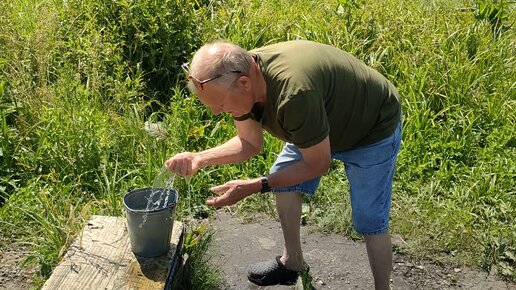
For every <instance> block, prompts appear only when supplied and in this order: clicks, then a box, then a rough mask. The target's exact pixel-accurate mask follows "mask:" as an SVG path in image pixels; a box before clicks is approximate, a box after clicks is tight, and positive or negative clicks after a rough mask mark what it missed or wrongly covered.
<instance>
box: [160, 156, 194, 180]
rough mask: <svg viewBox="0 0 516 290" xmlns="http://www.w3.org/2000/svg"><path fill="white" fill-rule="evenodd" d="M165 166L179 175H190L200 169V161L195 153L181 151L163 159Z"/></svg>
mask: <svg viewBox="0 0 516 290" xmlns="http://www.w3.org/2000/svg"><path fill="white" fill-rule="evenodd" d="M165 166H166V167H167V168H168V170H170V171H172V172H175V173H176V174H179V175H181V176H191V175H194V174H195V173H197V171H199V169H201V161H200V160H199V158H198V157H197V155H196V154H195V153H191V152H183V153H179V154H176V155H174V156H172V157H171V158H170V159H168V160H167V161H165Z"/></svg>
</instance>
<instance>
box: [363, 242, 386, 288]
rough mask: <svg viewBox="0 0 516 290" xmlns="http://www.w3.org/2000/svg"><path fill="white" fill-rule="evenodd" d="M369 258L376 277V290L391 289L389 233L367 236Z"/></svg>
mask: <svg viewBox="0 0 516 290" xmlns="http://www.w3.org/2000/svg"><path fill="white" fill-rule="evenodd" d="M364 239H365V242H366V249H367V256H368V257H369V265H370V266H371V271H372V272H373V277H374V286H375V289H376V290H383V289H385V290H388V289H390V286H389V285H390V280H391V279H390V278H391V268H392V245H391V236H390V234H389V232H385V233H381V234H376V235H365V236H364Z"/></svg>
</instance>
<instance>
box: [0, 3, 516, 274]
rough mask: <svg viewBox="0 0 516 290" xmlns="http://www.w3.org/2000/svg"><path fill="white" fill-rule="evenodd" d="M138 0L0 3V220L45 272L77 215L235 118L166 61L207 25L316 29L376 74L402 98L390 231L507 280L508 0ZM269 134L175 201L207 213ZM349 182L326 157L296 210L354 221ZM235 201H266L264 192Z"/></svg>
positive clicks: (260, 169) (278, 34)
mask: <svg viewBox="0 0 516 290" xmlns="http://www.w3.org/2000/svg"><path fill="white" fill-rule="evenodd" d="M147 2H148V1H140V2H138V3H136V2H135V3H133V4H130V3H126V4H127V5H133V6H131V7H132V8H131V7H129V6H123V5H122V4H123V3H122V2H116V3H115V2H112V3H111V2H109V3H111V4H109V3H107V2H106V3H107V4H106V3H104V4H102V3H100V2H98V1H67V2H66V5H65V2H62V3H61V2H56V1H46V0H40V1H25V0H24V1H2V2H0V52H1V54H0V205H1V206H2V207H1V208H0V218H1V221H2V222H0V229H1V234H2V235H6V236H8V235H10V234H13V235H15V236H18V237H19V239H20V240H21V241H22V242H24V243H29V244H31V245H33V246H34V255H33V257H37V258H36V259H34V261H37V262H38V263H39V266H40V269H41V271H40V274H41V278H42V279H45V278H46V276H47V275H48V273H49V271H50V270H51V268H52V267H53V266H55V263H57V261H59V259H60V257H61V255H62V254H63V251H64V249H66V247H67V245H68V244H69V243H70V242H71V240H72V239H73V237H74V236H75V235H76V234H77V232H78V230H79V229H80V228H81V227H82V225H83V222H84V219H86V218H87V217H88V216H89V215H90V214H92V213H95V214H109V215H119V214H121V213H122V205H121V202H120V201H121V198H122V196H123V194H124V193H125V192H126V191H127V190H128V189H129V188H135V187H147V186H149V185H150V184H151V183H152V180H153V178H154V176H155V174H157V173H158V172H159V170H160V168H161V167H162V166H163V162H164V161H165V160H166V159H167V158H168V157H169V156H171V155H173V154H175V153H178V152H181V151H183V150H189V151H200V150H203V149H205V148H207V147H211V146H215V145H217V144H219V143H220V142H223V141H224V140H227V139H229V138H230V137H231V136H232V135H233V134H234V133H235V130H234V128H233V126H232V120H231V118H229V117H228V116H217V117H215V116H213V115H212V114H211V113H210V112H209V110H208V109H207V108H205V107H203V106H202V105H201V104H200V103H199V102H198V101H197V100H196V99H195V97H194V96H192V95H190V94H189V93H188V92H187V90H186V89H185V88H184V77H183V76H182V75H181V74H177V72H176V69H177V68H178V65H180V64H181V63H182V62H183V61H185V60H186V59H187V58H188V57H189V55H190V54H191V53H192V51H193V50H195V48H197V47H198V46H199V44H200V43H201V40H202V41H209V40H215V39H228V40H231V41H234V42H236V43H238V44H240V45H241V46H243V47H245V48H248V49H250V48H253V47H256V46H261V45H266V44H268V43H273V42H277V41H283V40H292V39H309V40H314V41H319V42H323V43H327V44H332V45H335V46H337V47H340V48H342V49H344V50H346V51H348V52H350V53H352V54H354V55H356V56H357V57H358V58H359V59H361V60H363V61H364V62H365V63H367V64H368V65H370V66H372V67H374V68H375V69H377V70H379V71H380V72H381V73H383V74H384V75H386V76H387V77H388V78H389V79H390V80H391V81H392V82H393V83H394V84H395V85H396V86H397V87H398V88H399V91H400V93H401V95H402V106H403V110H404V125H403V144H402V148H401V152H400V156H399V159H398V169H397V173H396V177H395V184H394V193H393V207H392V221H391V232H392V233H394V234H397V235H401V236H403V238H404V240H405V241H407V251H408V252H409V253H410V254H413V255H419V256H423V257H427V258H428V257H430V258H433V259H436V260H442V261H445V260H446V261H452V262H454V263H463V264H469V265H477V266H482V267H484V268H485V269H492V268H493V267H494V268H495V269H496V270H498V273H499V274H501V275H503V276H505V277H507V278H509V279H512V280H514V279H515V277H516V274H515V273H516V270H515V266H514V264H515V262H516V260H515V253H516V244H515V242H514V241H515V239H516V226H515V225H516V183H515V182H514V180H516V161H515V160H516V131H515V128H516V113H515V112H516V32H515V29H514V23H515V20H516V17H515V10H514V4H510V3H509V2H507V1H498V2H496V3H495V2H489V1H480V2H478V3H481V2H482V3H483V2H485V3H488V2H489V3H491V4H492V5H494V6H493V7H490V9H487V8H489V7H487V8H486V7H484V6H482V7H480V5H479V4H478V3H477V2H475V1H431V0H427V1H406V0H382V1H365V0H364V1H362V0H345V1H344V0H341V1H337V0H335V1H308V2H307V1H301V0H295V1H255V0H246V1H243V2H242V1H222V2H220V1H208V2H203V4H202V5H200V4H199V3H197V2H192V1H186V0H185V1H176V2H174V3H172V2H171V1H163V2H162V3H161V4H162V5H171V6H167V7H172V6H174V5H182V6H181V7H182V8H181V9H179V10H178V9H176V10H174V9H168V10H167V9H162V7H160V6H159V5H158V6H157V4H156V3H157V2H156V3H155V2H153V3H152V5H146V3H147ZM124 3H125V2H124ZM149 3H150V2H149ZM485 3H484V4H485ZM489 3H488V4H489ZM497 3H498V4H497ZM500 3H502V4H500ZM504 3H505V4H504ZM147 4H148V3H147ZM500 5H502V6H500ZM503 5H505V6H503ZM174 7H176V6H174ZM131 9H132V10H131ZM496 9H498V10H496ZM131 11H133V12H134V11H136V12H138V13H136V12H135V13H132V12H131ZM172 11H181V13H180V14H178V15H175V14H173V13H172ZM488 11H502V12H500V13H498V14H497V13H495V14H492V13H488ZM130 12H131V13H130ZM380 12H381V13H380ZM149 15H152V17H150V16H149ZM138 17H140V18H141V19H140V18H138ZM151 18H152V19H151ZM140 20H142V21H140ZM143 20H145V21H143ZM165 20H166V21H165ZM174 25H177V27H176V26H174ZM176 28H177V29H176ZM178 31H180V34H176V33H179V32H178ZM168 46H169V48H170V49H168V48H167V47H168ZM146 122H147V124H149V123H151V124H158V125H159V128H161V129H160V130H161V131H160V133H159V134H158V135H156V134H153V133H152V132H151V133H149V131H148V130H147V131H146V130H145V126H146V125H145V124H146ZM281 146H282V143H281V142H279V141H278V140H275V139H274V138H272V137H271V136H269V135H266V140H265V147H264V148H263V150H262V152H261V153H260V154H259V155H258V156H257V157H255V158H253V159H252V160H250V161H249V162H245V163H241V164H237V165H233V166H229V165H228V166H220V167H211V168H206V169H204V170H202V171H201V172H200V173H199V174H198V175H196V176H194V177H192V178H189V179H186V178H177V179H176V182H175V186H176V187H177V189H178V191H179V193H180V196H179V205H178V211H177V216H178V218H179V219H187V218H191V217H205V216H206V215H208V214H209V213H210V209H209V208H207V207H206V206H204V205H203V203H204V200H205V198H206V197H208V196H209V195H210V192H209V188H210V187H212V186H214V185H217V184H220V183H222V182H225V181H227V180H229V179H236V178H246V177H256V176H260V175H263V174H266V173H267V172H268V169H269V166H270V165H271V164H272V162H273V161H274V159H275V156H276V154H277V153H278V152H279V150H280V149H281ZM347 191H348V189H347V183H346V180H345V177H344V176H343V169H342V168H341V167H340V166H339V165H334V168H333V170H332V172H330V174H328V175H327V176H326V177H324V178H323V181H322V184H321V187H320V189H319V192H318V194H317V196H316V197H315V198H309V199H306V200H305V202H306V203H307V204H308V205H309V208H310V210H309V211H308V212H306V213H305V217H306V219H307V220H308V222H309V223H316V224H318V225H319V226H321V227H322V228H324V229H325V230H331V231H336V232H340V233H343V234H346V235H349V236H352V237H356V234H355V233H354V232H353V229H352V227H351V220H350V210H351V209H350V206H349V197H348V193H347ZM4 203H5V204H4ZM233 209H234V210H235V211H237V212H239V213H241V214H247V215H253V213H256V212H262V213H263V212H265V213H268V214H271V215H274V212H275V209H274V200H273V198H272V197H271V196H263V195H257V196H253V197H250V198H248V199H246V200H245V201H243V202H241V203H240V204H238V205H236V206H235V207H233ZM34 225H38V228H40V229H41V231H40V232H38V235H35V234H34V233H33V232H31V229H32V227H33V226H34ZM206 237H207V241H206V245H205V247H208V246H209V242H208V241H209V235H208V236H206ZM0 240H1V239H0ZM203 245H204V244H203ZM5 246H7V245H0V248H2V247H5ZM205 247H204V246H203V247H201V248H202V249H200V250H199V252H200V253H202V252H203V251H204V248H205Z"/></svg>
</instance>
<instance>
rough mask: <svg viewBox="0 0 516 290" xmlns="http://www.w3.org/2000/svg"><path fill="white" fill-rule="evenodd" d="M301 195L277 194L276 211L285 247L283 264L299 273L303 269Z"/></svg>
mask: <svg viewBox="0 0 516 290" xmlns="http://www.w3.org/2000/svg"><path fill="white" fill-rule="evenodd" d="M301 201H302V200H301V194H299V193H297V192H281V193H276V210H277V211H278V215H279V218H280V222H281V229H282V231H283V238H284V239H285V247H284V250H283V256H282V257H281V262H282V263H283V264H284V265H285V267H286V268H287V269H289V270H294V271H299V270H301V269H302V267H303V253H302V251H301V238H300V233H299V231H300V224H301Z"/></svg>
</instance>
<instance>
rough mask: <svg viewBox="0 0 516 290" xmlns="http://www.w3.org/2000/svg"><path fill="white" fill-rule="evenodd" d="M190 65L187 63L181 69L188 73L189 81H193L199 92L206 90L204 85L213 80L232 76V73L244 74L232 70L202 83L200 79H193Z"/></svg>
mask: <svg viewBox="0 0 516 290" xmlns="http://www.w3.org/2000/svg"><path fill="white" fill-rule="evenodd" d="M189 64H190V63H189V62H187V63H183V64H182V65H181V68H182V69H183V71H184V72H185V73H186V77H187V78H188V80H190V81H192V83H193V84H194V86H195V87H196V88H197V89H198V90H201V91H202V90H203V89H204V87H203V85H204V84H206V83H208V82H211V81H212V80H215V79H218V78H220V77H222V76H225V75H227V74H230V73H237V74H241V73H242V72H241V71H239V70H230V71H227V72H225V73H223V74H220V75H216V76H214V77H212V78H209V79H205V80H202V81H201V80H199V79H197V78H195V77H193V76H191V75H190V71H189V70H188V65H189Z"/></svg>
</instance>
